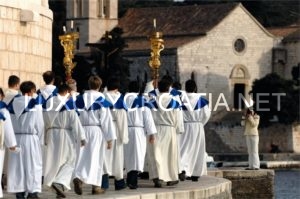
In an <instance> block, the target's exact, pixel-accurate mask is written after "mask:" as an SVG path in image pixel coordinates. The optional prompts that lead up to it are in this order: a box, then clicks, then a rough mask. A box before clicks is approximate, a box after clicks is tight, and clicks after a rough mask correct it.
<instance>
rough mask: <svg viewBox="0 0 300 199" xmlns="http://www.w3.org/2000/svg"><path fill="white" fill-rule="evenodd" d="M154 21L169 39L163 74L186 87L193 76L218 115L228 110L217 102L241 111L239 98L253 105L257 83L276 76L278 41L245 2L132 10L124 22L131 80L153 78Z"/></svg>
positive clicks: (163, 54)
mask: <svg viewBox="0 0 300 199" xmlns="http://www.w3.org/2000/svg"><path fill="white" fill-rule="evenodd" d="M188 11H189V12H188ZM167 15H168V16H167ZM170 15H171V16H170ZM143 16H147V18H142V17H143ZM153 18H156V21H157V24H158V30H159V31H162V32H163V34H164V39H165V50H164V51H163V53H162V57H161V58H162V67H161V71H160V72H161V74H160V75H164V74H166V73H168V74H170V75H171V76H173V77H174V78H175V80H176V81H179V82H180V83H181V84H182V85H184V82H185V81H186V80H188V79H190V78H191V76H192V77H194V79H195V80H196V82H197V86H198V92H201V93H207V97H208V98H210V101H211V102H212V103H211V104H212V107H211V108H212V109H215V110H214V114H218V113H219V112H224V109H225V108H226V107H225V106H223V107H221V106H220V107H216V105H217V104H216V102H217V101H218V98H219V102H224V101H223V100H221V101H220V99H221V98H222V99H225V100H226V103H227V104H228V107H229V110H230V111H232V110H236V109H238V108H239V106H238V103H237V102H238V98H237V97H238V95H239V94H242V95H243V96H245V97H246V99H247V100H248V101H249V96H248V92H249V91H250V90H251V85H252V82H253V80H254V79H257V78H261V77H263V76H265V75H266V74H268V73H271V72H272V49H273V48H274V47H275V46H276V45H277V43H276V41H277V40H276V39H275V37H274V36H273V35H272V34H270V33H269V32H268V31H267V30H266V29H265V28H264V27H262V26H261V25H260V24H259V23H258V22H257V21H256V19H255V18H254V17H253V16H252V15H251V14H250V13H249V12H248V11H247V10H246V9H245V8H244V7H243V6H242V4H217V5H195V6H185V7H170V8H158V9H156V8H155V9H153V8H139V9H131V10H129V11H127V13H126V14H125V16H124V17H123V18H121V19H120V20H119V26H120V27H122V28H123V29H124V32H125V33H124V35H125V38H126V39H127V42H128V45H129V47H128V49H127V50H126V52H125V53H124V55H125V56H126V57H127V58H128V59H130V60H131V61H132V64H131V74H133V75H132V76H131V78H132V79H135V78H136V74H141V73H142V74H143V73H147V74H148V75H144V76H147V77H150V73H149V66H148V60H149V55H150V51H149V48H150V43H149V40H148V39H147V36H149V35H150V34H151V31H153V29H152V27H151V22H152V20H153ZM171 18H177V21H176V20H169V19H171ZM178 21H180V22H178ZM131 24H132V25H131ZM180 25H182V26H183V27H182V26H181V27H178V26H180ZM133 26H134V27H133ZM196 26H197V27H196ZM184 28H188V29H186V30H184ZM209 93H211V96H209ZM220 94H222V96H221V98H220Z"/></svg>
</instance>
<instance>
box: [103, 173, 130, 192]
mask: <svg viewBox="0 0 300 199" xmlns="http://www.w3.org/2000/svg"><path fill="white" fill-rule="evenodd" d="M125 187H126V184H125V180H124V179H121V180H115V189H116V190H121V189H124V188H125ZM101 188H102V189H108V188H109V176H108V174H104V175H103V176H102V184H101Z"/></svg>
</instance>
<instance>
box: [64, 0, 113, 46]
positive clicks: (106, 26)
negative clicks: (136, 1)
mask: <svg viewBox="0 0 300 199" xmlns="http://www.w3.org/2000/svg"><path fill="white" fill-rule="evenodd" d="M66 3H67V23H66V24H67V29H68V30H70V29H71V28H73V30H74V31H77V32H79V44H78V45H77V49H78V50H81V51H84V50H87V47H86V46H85V44H86V43H96V42H97V41H99V39H100V38H101V37H102V36H103V35H104V33H105V31H109V30H111V29H113V28H114V27H115V26H117V24H118V0H67V1H66ZM72 21H73V22H72ZM72 23H73V27H72Z"/></svg>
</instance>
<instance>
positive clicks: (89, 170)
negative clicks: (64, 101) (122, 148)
mask: <svg viewBox="0 0 300 199" xmlns="http://www.w3.org/2000/svg"><path fill="white" fill-rule="evenodd" d="M102 96H103V97H104V95H102V94H101V93H100V92H97V91H92V90H90V91H86V92H85V93H84V94H83V96H82V97H83V100H84V105H85V108H84V109H83V111H80V116H79V118H80V121H81V124H82V126H83V128H84V130H85V134H86V145H85V147H81V148H80V150H79V154H78V157H77V163H76V167H75V171H74V178H75V177H76V178H79V179H80V180H81V181H83V182H84V183H86V184H92V185H95V186H101V183H102V175H103V174H104V173H103V164H104V155H105V150H106V147H107V143H106V141H109V140H115V139H116V132H115V126H114V124H113V121H112V116H111V113H110V109H109V107H106V108H105V107H102V108H101V109H96V110H89V108H90V107H91V105H92V104H93V103H94V102H95V100H96V99H97V98H99V97H102ZM103 99H104V98H103ZM96 103H97V102H96Z"/></svg>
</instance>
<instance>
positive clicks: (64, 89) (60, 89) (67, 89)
mask: <svg viewBox="0 0 300 199" xmlns="http://www.w3.org/2000/svg"><path fill="white" fill-rule="evenodd" d="M70 90H71V89H70V87H69V86H68V85H67V84H61V85H59V86H58V88H57V92H58V93H59V94H62V93H65V92H70Z"/></svg>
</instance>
